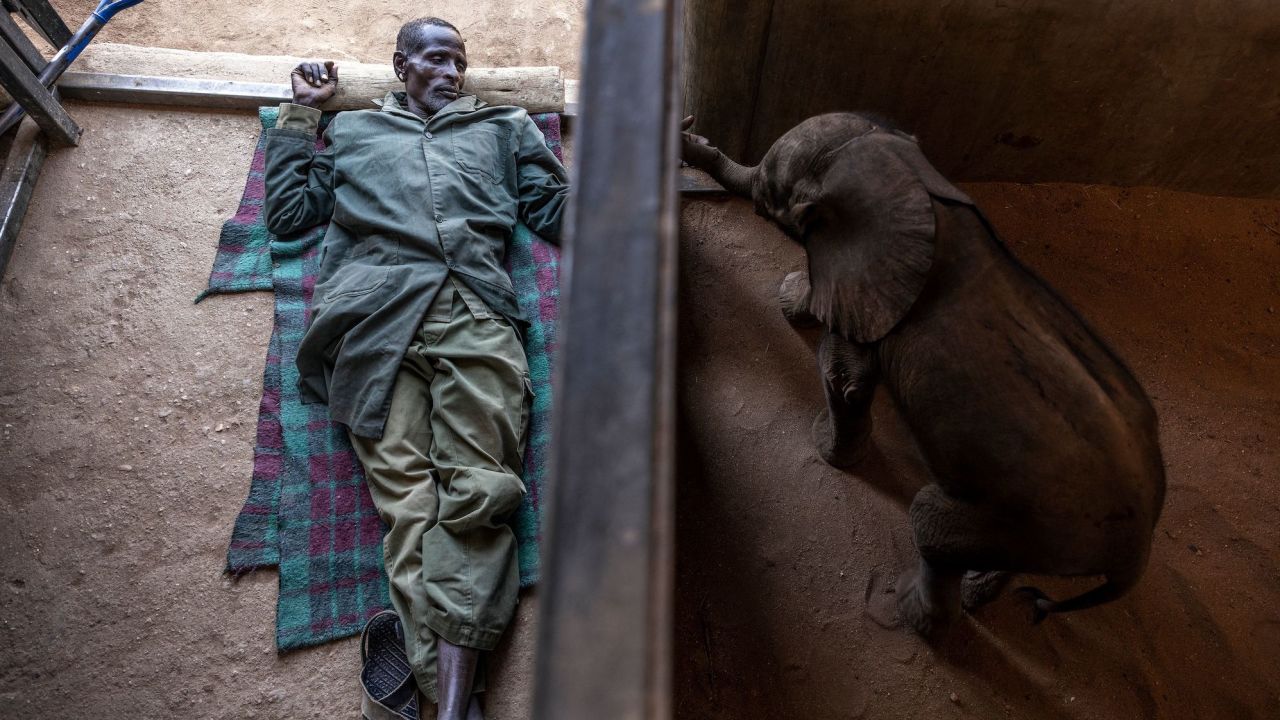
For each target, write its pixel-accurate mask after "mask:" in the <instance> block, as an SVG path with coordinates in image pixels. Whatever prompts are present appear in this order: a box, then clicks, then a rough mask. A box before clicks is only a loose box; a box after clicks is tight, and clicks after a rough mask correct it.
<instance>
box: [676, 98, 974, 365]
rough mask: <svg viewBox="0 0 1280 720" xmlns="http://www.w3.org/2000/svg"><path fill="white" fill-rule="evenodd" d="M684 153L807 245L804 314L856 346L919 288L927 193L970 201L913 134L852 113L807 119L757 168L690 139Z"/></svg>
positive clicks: (925, 263)
mask: <svg viewBox="0 0 1280 720" xmlns="http://www.w3.org/2000/svg"><path fill="white" fill-rule="evenodd" d="M694 137H696V136H694ZM685 150H686V157H687V158H688V159H689V160H690V162H691V163H693V164H695V165H699V166H701V167H704V168H706V169H707V170H708V171H709V172H710V173H711V174H712V175H713V176H715V177H716V179H717V180H719V181H720V182H721V184H723V185H724V186H725V187H726V188H727V189H728V190H730V191H732V192H736V193H738V194H742V195H747V196H749V197H751V198H752V199H753V200H754V201H755V206H756V212H758V213H760V214H761V215H763V216H765V217H767V218H769V219H771V220H773V221H774V222H776V223H777V224H778V225H779V226H780V227H781V228H782V229H783V230H784V231H785V232H786V233H787V234H788V235H790V236H791V237H792V238H794V239H795V240H797V241H798V242H800V243H801V244H802V245H804V246H805V250H806V252H807V254H808V257H809V283H810V287H811V291H810V296H809V310H810V312H811V313H813V315H814V316H816V317H817V318H818V319H819V320H821V321H822V322H823V323H824V324H825V325H827V326H828V327H830V328H831V329H832V330H833V331H835V332H837V333H840V334H841V335H844V336H845V337H848V338H849V339H851V340H854V341H857V342H874V341H876V340H879V339H880V338H882V337H884V336H885V335H886V334H887V333H888V332H889V331H890V330H892V329H893V327H894V326H895V325H897V324H898V322H900V321H901V320H902V318H903V317H904V316H905V315H906V314H907V311H908V310H910V309H911V306H912V304H913V303H915V301H916V298H917V297H919V295H920V292H921V291H922V290H923V288H924V285H925V281H926V280H927V279H928V276H929V270H930V268H931V267H932V265H933V254H934V215H933V206H932V202H931V200H930V195H931V194H932V195H937V196H939V197H943V198H947V199H950V200H955V201H958V202H964V203H971V201H970V200H969V198H968V197H967V196H965V195H964V194H963V193H961V192H960V191H959V190H957V189H956V188H955V187H953V186H952V185H951V184H950V183H948V182H947V181H946V180H945V179H943V178H942V176H941V175H939V174H938V172H937V171H936V170H935V169H934V168H933V166H932V165H930V164H929V162H928V161H927V160H925V158H924V155H923V154H922V153H921V152H920V149H919V147H918V146H917V145H916V142H915V138H913V137H911V136H910V135H907V134H905V133H902V132H900V131H897V130H893V129H890V128H886V127H884V126H882V125H879V124H877V123H875V122H873V121H872V120H870V119H868V118H865V117H863V116H861V115H855V114H853V113H833V114H829V115H818V116H816V117H812V118H809V119H808V120H805V121H804V122H802V123H800V124H799V125H797V126H796V127H794V128H792V129H791V130H790V131H788V132H787V133H786V134H785V135H783V136H782V137H781V138H779V139H778V141H777V142H775V143H774V144H773V147H771V148H769V152H768V153H766V154H765V156H764V159H763V160H761V161H760V164H759V165H757V166H755V167H753V168H752V167H743V166H741V165H738V164H736V163H734V162H733V161H731V160H729V159H728V158H727V157H725V156H724V155H723V154H722V153H720V152H719V151H716V150H714V149H713V148H710V147H709V146H706V145H703V146H702V147H701V148H698V149H695V150H694V152H693V153H690V152H689V150H690V144H689V143H688V142H686V145H685ZM712 153H714V154H712Z"/></svg>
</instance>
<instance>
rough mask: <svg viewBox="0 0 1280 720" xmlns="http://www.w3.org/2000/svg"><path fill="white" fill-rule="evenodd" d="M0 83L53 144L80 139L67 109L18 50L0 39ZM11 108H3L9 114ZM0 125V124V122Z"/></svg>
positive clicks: (70, 143)
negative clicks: (21, 56)
mask: <svg viewBox="0 0 1280 720" xmlns="http://www.w3.org/2000/svg"><path fill="white" fill-rule="evenodd" d="M0 84H3V85H4V89H5V90H8V91H9V94H10V95H12V96H13V99H14V100H16V101H17V104H18V106H19V107H21V108H22V109H23V110H26V111H27V113H28V114H30V115H31V117H32V118H34V119H35V121H36V124H37V125H39V126H40V129H41V130H44V131H45V134H47V135H48V136H49V139H50V140H52V141H53V142H54V143H55V144H60V145H75V144H77V143H78V142H79V141H80V128H79V127H78V126H77V125H76V123H75V121H74V120H72V119H71V116H70V115H68V114H67V111H66V110H64V109H62V104H61V103H59V102H58V100H57V98H55V97H54V96H53V93H51V92H50V91H49V88H47V87H45V86H44V85H43V84H42V83H41V82H40V79H39V78H37V77H36V76H35V75H32V74H31V70H30V69H28V68H27V66H26V63H24V62H23V61H22V58H20V57H18V53H17V52H15V51H14V49H13V48H11V47H9V44H8V43H2V42H0ZM14 112H16V111H15V110H13V109H12V108H11V109H10V110H8V111H6V112H5V116H8V115H11V114H13V113H14ZM0 127H3V126H2V125H0Z"/></svg>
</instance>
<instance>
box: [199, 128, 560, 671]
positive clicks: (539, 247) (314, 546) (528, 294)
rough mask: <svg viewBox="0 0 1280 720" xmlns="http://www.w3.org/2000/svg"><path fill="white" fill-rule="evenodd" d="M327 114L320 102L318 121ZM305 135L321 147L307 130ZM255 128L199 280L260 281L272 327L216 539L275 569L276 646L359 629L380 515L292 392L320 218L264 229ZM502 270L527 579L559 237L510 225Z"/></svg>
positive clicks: (376, 575) (239, 560) (378, 563)
mask: <svg viewBox="0 0 1280 720" xmlns="http://www.w3.org/2000/svg"><path fill="white" fill-rule="evenodd" d="M277 114H278V109H277V108H274V107H272V108H262V109H260V110H259V113H258V115H259V119H260V120H261V122H262V127H263V128H264V129H265V128H269V127H272V126H274V125H275V121H276V116H277ZM329 119H330V116H328V115H326V117H325V119H324V121H323V122H322V127H323V126H324V124H327V122H328V120H329ZM533 119H534V122H535V123H537V125H538V127H539V128H540V129H541V130H542V133H543V135H544V136H545V137H546V139H547V145H548V147H550V148H551V149H552V150H553V151H554V152H555V154H556V156H557V157H560V155H561V153H560V117H559V116H558V115H555V114H547V115H536V116H533ZM316 146H317V149H320V148H321V147H323V145H322V141H320V140H317V143H316ZM264 147H265V137H259V139H258V146H257V149H256V150H255V152H254V154H253V162H252V164H251V165H250V168H249V178H248V181H247V182H246V183H245V188H244V195H243V197H242V198H241V201H240V207H239V209H238V210H237V211H236V214H235V216H234V217H232V218H231V219H230V220H228V221H227V222H226V223H225V224H224V225H223V227H222V234H221V236H220V237H219V240H218V251H217V255H216V256H215V258H214V262H213V270H212V272H211V273H210V274H209V287H208V288H207V289H206V290H205V291H204V292H202V293H201V294H200V296H199V297H197V298H196V302H200V301H201V300H203V299H204V298H206V297H208V296H210V295H214V294H219V293H235V292H248V291H254V290H271V291H274V293H275V327H274V329H273V330H272V333H271V340H270V342H269V344H268V347H267V362H266V369H265V371H264V372H263V377H262V401H261V404H260V405H259V407H258V432H257V439H256V444H255V447H254V461H253V476H252V479H251V481H250V486H249V497H248V499H247V500H246V501H245V504H244V507H243V509H241V511H240V515H239V516H238V517H237V518H236V523H235V528H234V529H233V531H232V534H231V545H230V547H229V549H228V551H227V570H228V572H230V573H232V574H233V575H236V576H239V575H241V574H244V573H247V572H250V571H253V570H256V569H259V568H264V567H270V566H273V565H274V566H278V567H279V569H280V595H279V600H278V605H277V612H276V647H277V649H278V650H280V651H285V650H290V649H293V648H299V647H306V646H309V645H316V644H319V643H323V642H327V641H329V640H334V639H337V638H342V637H346V636H349V635H354V634H356V633H358V632H360V630H361V628H362V627H363V626H364V623H365V621H366V620H367V619H368V618H370V617H372V616H373V615H374V614H376V613H377V612H379V611H380V610H382V609H384V608H387V607H389V600H388V596H387V580H386V574H385V571H384V568H383V562H382V535H383V533H384V532H385V527H384V526H383V524H382V521H381V520H380V519H379V517H378V515H377V511H376V509H375V508H374V506H373V501H372V499H371V498H370V497H369V490H368V488H367V487H366V486H365V482H364V473H363V471H362V470H361V467H360V462H359V460H358V459H357V458H356V456H355V452H354V451H353V450H352V448H351V444H350V442H349V441H348V439H347V435H346V431H345V430H344V429H343V428H342V427H341V426H339V425H337V424H336V423H334V422H332V421H331V420H330V419H329V415H328V408H327V407H326V406H324V405H304V404H302V402H301V400H300V398H299V395H298V389H297V380H298V371H297V367H296V366H295V364H294V358H295V357H296V356H297V352H298V344H299V342H300V341H301V339H302V334H303V331H304V330H305V328H306V322H307V313H308V308H309V307H310V305H311V293H312V290H313V288H314V287H315V278H316V274H317V272H318V270H319V261H320V254H319V247H320V242H321V240H322V239H323V237H324V226H319V227H315V228H312V229H311V230H309V231H307V232H305V233H301V234H299V235H296V236H292V237H290V238H289V239H287V240H282V239H280V238H276V237H275V236H273V235H272V234H271V233H269V232H267V229H266V227H265V225H264V224H263V222H262V220H261V219H260V218H261V213H262V203H263V196H264V187H263V170H264V167H265V160H264ZM507 263H508V271H509V272H510V274H511V281H512V284H513V285H514V287H515V290H516V295H517V298H518V300H519V303H520V307H521V309H522V310H523V311H524V313H525V316H526V317H527V318H529V320H530V323H531V325H530V327H529V330H528V333H527V334H526V337H525V352H526V354H527V355H528V360H529V374H530V379H531V380H532V382H533V389H534V393H535V398H534V404H533V409H532V412H531V415H530V422H529V439H528V444H527V450H526V453H525V475H524V481H525V485H526V487H528V490H529V492H528V494H527V495H526V497H525V502H524V503H523V504H522V505H521V507H520V509H519V510H518V511H517V513H516V516H515V518H514V519H513V520H512V525H513V527H514V528H515V532H516V536H517V538H518V539H519V542H520V556H519V561H520V584H521V585H522V586H529V585H531V584H533V583H535V582H536V581H537V579H538V539H539V534H540V526H541V525H540V516H539V508H540V507H541V494H542V489H543V483H544V482H545V480H546V477H545V473H546V453H547V445H548V441H549V432H550V417H551V358H552V356H553V354H554V348H555V342H556V320H557V318H558V316H559V251H558V250H556V249H555V248H553V247H551V246H550V245H548V244H546V243H545V242H543V241H542V240H540V239H538V238H537V237H536V236H535V235H534V234H533V232H532V231H530V230H529V229H528V228H526V227H525V226H523V225H517V226H516V229H515V233H514V236H513V238H512V242H511V245H510V247H509V248H508V250H507Z"/></svg>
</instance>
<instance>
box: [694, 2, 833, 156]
mask: <svg viewBox="0 0 1280 720" xmlns="http://www.w3.org/2000/svg"><path fill="white" fill-rule="evenodd" d="M775 2H776V0H689V1H688V3H687V5H686V7H685V25H684V27H685V38H684V67H685V68H686V71H685V73H684V97H685V112H686V113H689V114H692V115H694V116H696V118H697V120H696V121H695V123H694V131H695V132H698V133H701V134H703V135H707V136H708V137H709V138H711V140H712V141H713V142H714V143H715V144H716V147H718V148H720V150H722V151H723V152H725V153H726V154H727V155H729V156H730V157H732V158H740V157H743V155H744V154H745V153H746V151H747V146H748V143H749V142H750V139H751V132H752V124H753V120H754V118H755V103H756V95H757V92H758V89H759V85H760V71H761V63H763V61H764V56H765V50H766V46H767V42H768V36H769V26H770V24H771V22H772V17H773V7H774V3H775ZM815 62H816V60H815Z"/></svg>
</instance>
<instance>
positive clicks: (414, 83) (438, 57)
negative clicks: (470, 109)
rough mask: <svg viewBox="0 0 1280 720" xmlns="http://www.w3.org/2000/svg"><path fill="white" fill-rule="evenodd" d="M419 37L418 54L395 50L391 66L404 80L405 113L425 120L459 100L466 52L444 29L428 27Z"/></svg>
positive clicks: (453, 34) (454, 33) (458, 37)
mask: <svg viewBox="0 0 1280 720" xmlns="http://www.w3.org/2000/svg"><path fill="white" fill-rule="evenodd" d="M421 33H422V34H421V36H420V38H419V39H420V40H421V42H420V43H419V47H418V49H417V50H414V51H413V52H410V53H408V54H405V53H402V52H400V51H399V50H397V51H396V54H395V55H394V56H393V57H392V60H391V62H392V65H394V66H395V69H396V75H397V76H399V77H400V79H401V80H404V91H405V94H406V95H408V96H409V103H408V104H409V108H408V109H409V110H410V111H412V112H413V113H415V114H417V115H420V116H422V117H424V118H425V117H430V116H432V115H435V114H436V113H437V112H439V111H440V109H441V108H443V107H444V106H445V105H448V104H449V103H451V102H453V101H454V100H457V99H458V95H459V94H460V93H461V92H462V84H463V82H464V80H465V75H466V72H467V48H466V46H465V45H463V43H462V38H461V37H460V36H459V35H458V33H456V32H454V31H453V30H450V29H449V28H447V27H437V26H435V25H428V26H427V27H425V28H423V29H422V30H421Z"/></svg>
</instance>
